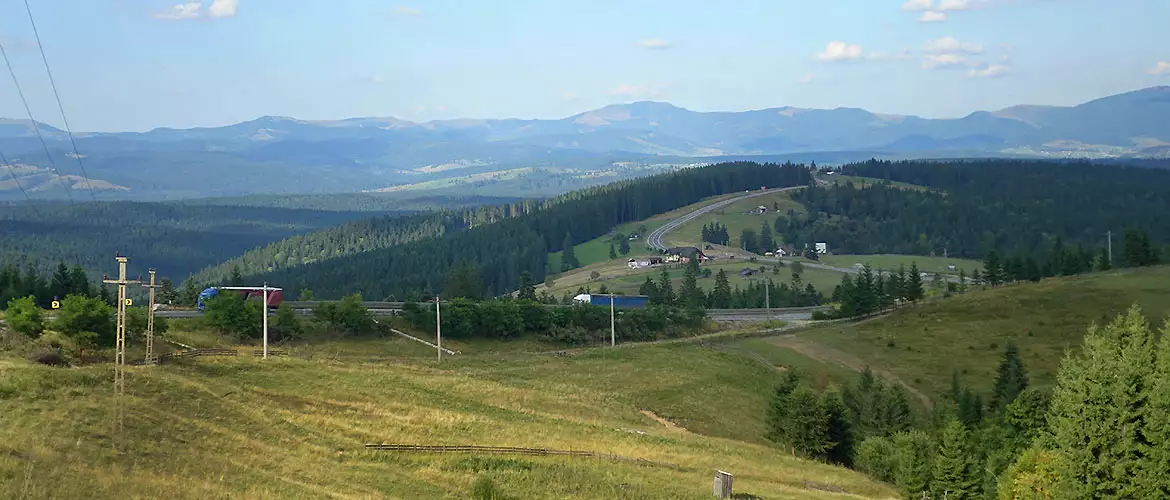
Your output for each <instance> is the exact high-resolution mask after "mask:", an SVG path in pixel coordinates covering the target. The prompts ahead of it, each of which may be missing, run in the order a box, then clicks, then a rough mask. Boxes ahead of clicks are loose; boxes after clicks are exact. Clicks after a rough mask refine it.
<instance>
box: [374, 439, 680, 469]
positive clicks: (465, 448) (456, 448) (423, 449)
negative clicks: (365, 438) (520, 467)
mask: <svg viewBox="0 0 1170 500" xmlns="http://www.w3.org/2000/svg"><path fill="white" fill-rule="evenodd" d="M366 449H367V450H375V451H395V452H403V453H475V454H511V455H529V456H565V457H586V458H599V459H603V460H613V461H618V462H629V463H634V464H639V465H650V466H655V467H666V468H670V469H678V468H679V467H678V465H675V464H672V463H667V462H655V461H653V460H646V459H644V458H629V457H623V456H619V455H611V454H608V453H598V452H594V451H573V450H550V449H547V448H517V447H512V446H476V445H445V446H444V445H440V446H433V445H419V444H367V445H366Z"/></svg>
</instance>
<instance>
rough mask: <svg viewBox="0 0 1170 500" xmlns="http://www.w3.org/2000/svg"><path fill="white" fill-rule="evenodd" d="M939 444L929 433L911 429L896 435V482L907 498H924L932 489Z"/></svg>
mask: <svg viewBox="0 0 1170 500" xmlns="http://www.w3.org/2000/svg"><path fill="white" fill-rule="evenodd" d="M936 448H937V445H936V444H935V442H934V439H932V438H931V437H930V435H929V434H927V433H925V432H922V431H918V430H911V431H906V432H902V433H898V434H896V435H894V450H895V454H896V456H897V459H896V460H895V462H896V463H897V464H898V466H897V468H896V469H895V470H894V482H895V484H897V485H898V489H899V490H901V491H902V496H903V497H905V498H914V499H916V498H922V494H923V493H925V492H928V491H930V480H931V476H932V475H933V472H934V458H935V450H936Z"/></svg>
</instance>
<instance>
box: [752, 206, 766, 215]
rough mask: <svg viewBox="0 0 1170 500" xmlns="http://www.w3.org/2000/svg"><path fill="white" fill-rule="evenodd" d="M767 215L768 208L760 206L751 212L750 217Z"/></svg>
mask: <svg viewBox="0 0 1170 500" xmlns="http://www.w3.org/2000/svg"><path fill="white" fill-rule="evenodd" d="M766 213H768V207H765V206H763V205H760V206H758V207H756V208H755V209H753V210H752V215H763V214H766Z"/></svg>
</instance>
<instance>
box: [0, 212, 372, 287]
mask: <svg viewBox="0 0 1170 500" xmlns="http://www.w3.org/2000/svg"><path fill="white" fill-rule="evenodd" d="M369 216H370V214H369V213H359V212H338V211H317V210H292V209H277V208H251V207H227V206H194V205H191V206H187V205H171V204H163V203H130V202H113V203H84V204H81V203H79V204H76V205H70V204H64V203H61V204H52V205H50V204H42V203H38V204H37V205H36V206H35V207H29V206H27V205H24V206H18V207H12V206H0V235H3V237H0V262H6V263H10V264H13V265H16V266H18V267H24V266H25V265H27V264H32V265H33V266H34V267H36V268H37V269H40V270H42V271H48V270H51V269H53V267H54V266H56V265H57V263H58V262H59V261H65V262H69V263H76V264H80V265H81V266H82V267H84V268H85V269H86V270H87V271H88V272H90V273H91V274H95V275H100V274H102V273H103V272H113V271H114V270H115V269H116V265H115V264H114V260H113V258H114V254H115V253H118V252H120V253H121V254H123V255H128V256H130V257H131V259H132V260H131V263H132V265H134V266H135V267H136V268H139V270H141V269H145V268H147V267H154V268H156V269H158V270H159V273H160V275H161V276H169V277H172V278H174V279H175V280H176V281H178V280H181V279H183V278H184V277H186V276H187V275H188V274H189V273H193V272H195V271H198V270H199V269H201V268H203V267H206V266H208V265H212V264H215V263H218V262H222V261H224V260H226V259H229V258H232V257H235V256H238V255H240V254H241V253H243V252H244V251H246V250H249V249H251V248H255V247H258V246H263V245H266V244H268V243H271V242H273V241H277V240H281V239H283V238H287V237H289V236H292V235H295V234H300V233H305V232H309V231H313V230H316V229H320V228H323V227H330V226H335V225H337V224H341V223H343V222H346V221H349V220H353V219H356V218H360V217H369Z"/></svg>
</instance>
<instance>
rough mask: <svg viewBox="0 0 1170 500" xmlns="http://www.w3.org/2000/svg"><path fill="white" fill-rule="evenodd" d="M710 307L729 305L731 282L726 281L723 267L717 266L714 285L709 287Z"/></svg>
mask: <svg viewBox="0 0 1170 500" xmlns="http://www.w3.org/2000/svg"><path fill="white" fill-rule="evenodd" d="M647 279H649V278H647ZM711 307H712V308H714V309H728V308H730V307H731V283H730V282H728V281H727V271H726V270H724V269H723V268H719V272H718V273H715V287H714V288H712V289H711Z"/></svg>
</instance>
